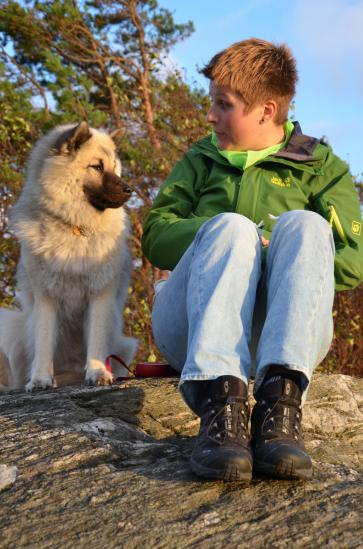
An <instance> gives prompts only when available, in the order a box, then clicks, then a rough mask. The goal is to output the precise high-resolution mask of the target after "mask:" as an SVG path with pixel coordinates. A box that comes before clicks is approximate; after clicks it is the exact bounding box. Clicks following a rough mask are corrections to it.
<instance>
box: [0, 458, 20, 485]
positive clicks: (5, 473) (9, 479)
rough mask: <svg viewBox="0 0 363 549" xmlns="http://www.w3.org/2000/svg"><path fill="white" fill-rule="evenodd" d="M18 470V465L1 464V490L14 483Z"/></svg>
mask: <svg viewBox="0 0 363 549" xmlns="http://www.w3.org/2000/svg"><path fill="white" fill-rule="evenodd" d="M17 472H18V469H17V467H14V466H11V465H4V464H0V492H1V491H2V490H6V488H9V486H11V485H12V484H14V482H15V480H16V474H17Z"/></svg>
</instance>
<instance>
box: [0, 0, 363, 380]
mask: <svg viewBox="0 0 363 549" xmlns="http://www.w3.org/2000/svg"><path fill="white" fill-rule="evenodd" d="M191 32H193V24H192V23H191V22H188V23H186V24H181V25H178V24H176V23H175V21H174V19H173V16H172V14H171V13H170V12H169V11H168V10H166V9H163V8H162V7H160V6H159V5H158V3H157V1H156V0H118V1H112V2H111V1H110V0H99V1H98V0H95V1H76V0H66V1H62V2H61V1H58V0H56V1H54V2H48V1H41V0H39V1H26V2H15V1H10V0H9V1H3V2H1V7H0V112H1V119H0V145H1V147H0V182H1V186H0V254H1V255H0V257H1V259H0V304H1V305H2V306H10V305H11V304H12V303H13V302H14V295H15V283H14V272H15V266H16V262H17V258H18V246H17V243H16V241H15V239H14V237H13V236H12V235H11V233H9V231H8V228H7V214H8V210H9V207H10V206H11V204H12V203H13V202H14V201H15V200H16V197H17V195H18V194H19V191H20V189H21V186H22V183H23V180H24V170H25V165H26V159H27V156H28V153H29V150H30V148H31V146H32V144H33V143H34V141H35V140H36V138H37V137H38V136H39V135H40V134H41V133H44V132H46V131H48V130H49V129H51V128H52V127H54V126H55V125H57V124H60V123H69V122H78V121H80V120H88V121H89V123H90V124H91V125H92V126H94V127H103V128H105V129H107V130H108V131H110V132H111V133H112V135H113V138H114V140H115V142H116V144H117V146H118V151H119V155H120V157H121V160H122V164H123V178H124V179H125V180H127V182H128V183H129V184H130V185H131V186H132V187H133V189H134V194H133V198H132V199H131V201H130V202H129V203H128V213H129V215H130V218H131V221H132V227H133V231H132V240H131V246H132V250H133V256H134V260H135V270H134V276H133V283H132V287H131V289H130V295H129V301H128V305H127V308H126V311H125V321H126V330H127V332H128V333H130V334H131V333H132V334H134V335H136V336H137V337H139V338H140V348H139V353H138V356H137V359H139V360H155V359H157V358H160V355H158V351H157V350H156V348H155V345H154V343H153V339H152V334H151V329H150V312H151V307H152V298H153V283H154V281H155V280H157V279H158V278H159V277H160V276H161V274H162V273H160V271H159V270H158V269H155V268H153V267H152V266H151V265H150V263H149V262H148V261H147V260H146V258H145V257H144V256H143V255H142V253H141V245H140V241H141V234H142V220H143V218H144V216H145V212H146V211H147V210H148V208H150V206H151V203H152V200H153V197H154V196H155V194H156V192H157V189H158V187H159V186H160V184H161V182H162V181H163V180H164V179H165V177H166V176H167V174H168V173H169V172H170V170H171V168H172V167H173V165H174V164H175V163H176V161H177V160H178V159H179V158H180V156H181V155H182V153H183V152H184V151H186V150H187V149H188V148H189V147H190V145H191V144H192V143H193V142H194V141H196V140H197V139H198V138H199V137H201V136H203V135H205V134H206V132H207V131H208V128H207V125H206V121H205V113H206V110H207V106H208V98H207V95H206V93H205V92H204V91H203V90H201V89H198V88H197V87H196V86H195V85H194V84H190V83H187V82H186V81H185V78H183V76H182V75H181V74H179V73H178V71H177V70H176V69H172V68H170V67H169V68H167V65H166V63H165V59H166V57H167V55H168V52H169V51H170V48H171V47H172V46H173V45H174V44H175V43H176V42H178V41H180V40H183V39H185V38H187V37H188V36H189V35H190V33H191ZM357 188H358V190H359V191H360V192H362V182H361V181H357ZM362 292H363V290H362V288H360V289H356V290H354V291H351V292H341V293H339V294H338V295H337V297H336V302H335V307H334V319H335V327H336V331H335V338H334V342H333V346H332V350H331V352H330V353H329V355H328V357H327V359H326V360H325V361H324V364H323V365H322V366H321V367H324V368H325V369H328V370H329V371H340V372H344V373H350V374H355V375H360V376H361V375H363V343H362V337H361V334H360V330H361V316H360V315H361V314H362V313H361V311H362V304H363V303H362V301H363V300H362V297H363V294H362Z"/></svg>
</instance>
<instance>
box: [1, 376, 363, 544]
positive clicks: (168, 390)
mask: <svg viewBox="0 0 363 549" xmlns="http://www.w3.org/2000/svg"><path fill="white" fill-rule="evenodd" d="M176 387H177V380H175V379H170V378H169V379H159V380H157V379H147V380H132V381H130V382H127V383H126V384H123V385H119V386H112V387H107V388H103V387H100V388H86V387H82V386H70V387H63V388H60V389H57V390H52V391H44V392H38V393H35V394H25V393H12V394H8V395H2V396H0V433H1V435H0V464H2V465H4V466H6V468H2V469H1V470H2V471H3V472H5V471H7V472H8V473H9V472H10V471H13V473H15V472H16V473H17V476H16V478H15V477H12V478H13V481H12V482H8V484H7V486H6V487H5V488H6V489H4V490H3V491H1V493H0V548H1V549H5V548H12V549H19V548H21V547H34V548H62V549H63V548H70V549H71V548H72V549H74V548H75V547H76V548H83V547H85V548H87V549H93V548H95V549H96V548H97V549H98V548H101V547H106V548H107V549H109V548H113V547H115V548H116V547H117V548H120V547H123V548H130V549H131V548H138V547H140V548H141V547H143V548H144V547H150V548H168V549H169V548H178V547H193V548H194V547H195V548H198V547H201V548H219V547H222V546H224V545H226V544H228V546H229V547H232V548H234V547H240V548H244V547H254V548H255V547H256V548H260V547H266V548H285V547H286V548H287V547H294V548H296V547H298V548H300V547H306V548H312V547H313V548H317V547H327V546H328V547H337V548H339V549H342V548H349V549H352V548H358V547H362V546H363V515H362V496H363V477H362V473H363V452H362V449H363V379H356V378H355V379H354V378H350V377H348V376H343V375H323V374H316V375H315V377H314V380H313V383H312V384H311V388H310V391H309V395H308V400H307V403H306V406H305V409H304V410H305V412H304V422H303V424H304V432H305V441H306V446H307V448H308V450H309V451H310V453H311V455H312V457H313V463H314V477H313V479H312V480H311V481H309V482H296V481H277V480H269V479H262V478H255V479H254V480H253V482H252V483H251V484H249V485H243V484H238V483H223V482H219V481H216V482H209V481H203V480H199V479H197V478H196V477H194V476H193V474H192V473H191V471H190V470H189V466H188V457H189V454H190V452H191V449H192V446H193V436H194V435H195V434H196V432H197V429H198V420H197V418H196V417H195V416H194V415H193V414H192V413H191V412H190V411H189V409H188V408H187V407H186V405H185V404H184V403H183V401H182V399H181V398H180V396H179V394H178V392H177V388H176ZM9 467H10V468H14V467H17V471H16V470H15V469H8V468H9Z"/></svg>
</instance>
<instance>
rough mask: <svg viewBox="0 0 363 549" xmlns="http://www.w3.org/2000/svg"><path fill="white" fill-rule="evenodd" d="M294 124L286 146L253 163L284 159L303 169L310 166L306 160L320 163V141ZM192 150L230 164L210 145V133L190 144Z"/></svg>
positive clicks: (220, 162) (297, 124)
mask: <svg viewBox="0 0 363 549" xmlns="http://www.w3.org/2000/svg"><path fill="white" fill-rule="evenodd" d="M294 126H295V127H294V131H293V133H292V135H291V137H290V139H289V141H288V143H287V144H286V146H285V147H284V148H283V149H281V150H279V151H278V152H277V153H274V154H272V155H271V156H267V157H266V158H264V159H263V160H261V161H260V162H258V163H256V164H255V165H257V164H260V163H262V162H265V161H268V160H270V161H272V160H273V159H276V161H279V162H283V161H284V160H286V162H291V163H294V162H298V164H297V166H300V167H303V166H304V169H305V168H306V169H308V170H309V169H310V168H308V167H307V165H306V163H307V162H309V163H310V162H313V164H314V165H316V162H317V161H318V163H319V164H320V162H319V161H320V160H321V158H320V155H319V154H318V155H316V151H315V148H316V147H317V145H318V144H319V143H320V140H319V139H317V138H315V137H310V136H309V135H305V134H303V133H302V131H301V127H300V124H299V123H298V122H294ZM192 150H194V151H195V152H197V153H202V154H203V155H205V156H208V157H210V158H212V159H213V160H214V161H216V162H218V163H219V164H224V165H229V166H230V164H229V162H228V160H227V159H226V158H224V157H223V156H222V155H220V154H219V153H218V151H217V149H216V147H215V146H214V145H212V143H211V134H209V135H207V136H206V137H204V138H202V139H201V140H200V141H198V142H197V143H195V144H194V145H193V146H192ZM314 153H315V155H314ZM236 170H237V168H236Z"/></svg>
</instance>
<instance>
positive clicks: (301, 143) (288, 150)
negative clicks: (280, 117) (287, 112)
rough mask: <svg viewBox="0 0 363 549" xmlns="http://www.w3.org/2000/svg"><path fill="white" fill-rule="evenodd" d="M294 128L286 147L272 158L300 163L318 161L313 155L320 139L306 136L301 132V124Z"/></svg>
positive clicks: (296, 123)
mask: <svg viewBox="0 0 363 549" xmlns="http://www.w3.org/2000/svg"><path fill="white" fill-rule="evenodd" d="M294 126H295V129H294V131H293V133H292V135H291V137H290V139H289V141H288V142H287V144H286V146H285V147H284V148H283V149H280V150H279V151H278V152H277V153H274V154H272V155H271V156H273V157H275V158H286V159H288V160H296V161H298V162H302V161H303V162H307V161H310V160H316V158H315V157H314V155H313V151H314V149H315V147H316V146H317V144H318V143H319V139H317V138H316V137H310V136H309V135H304V134H303V133H302V131H301V127H300V124H299V122H294Z"/></svg>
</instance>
